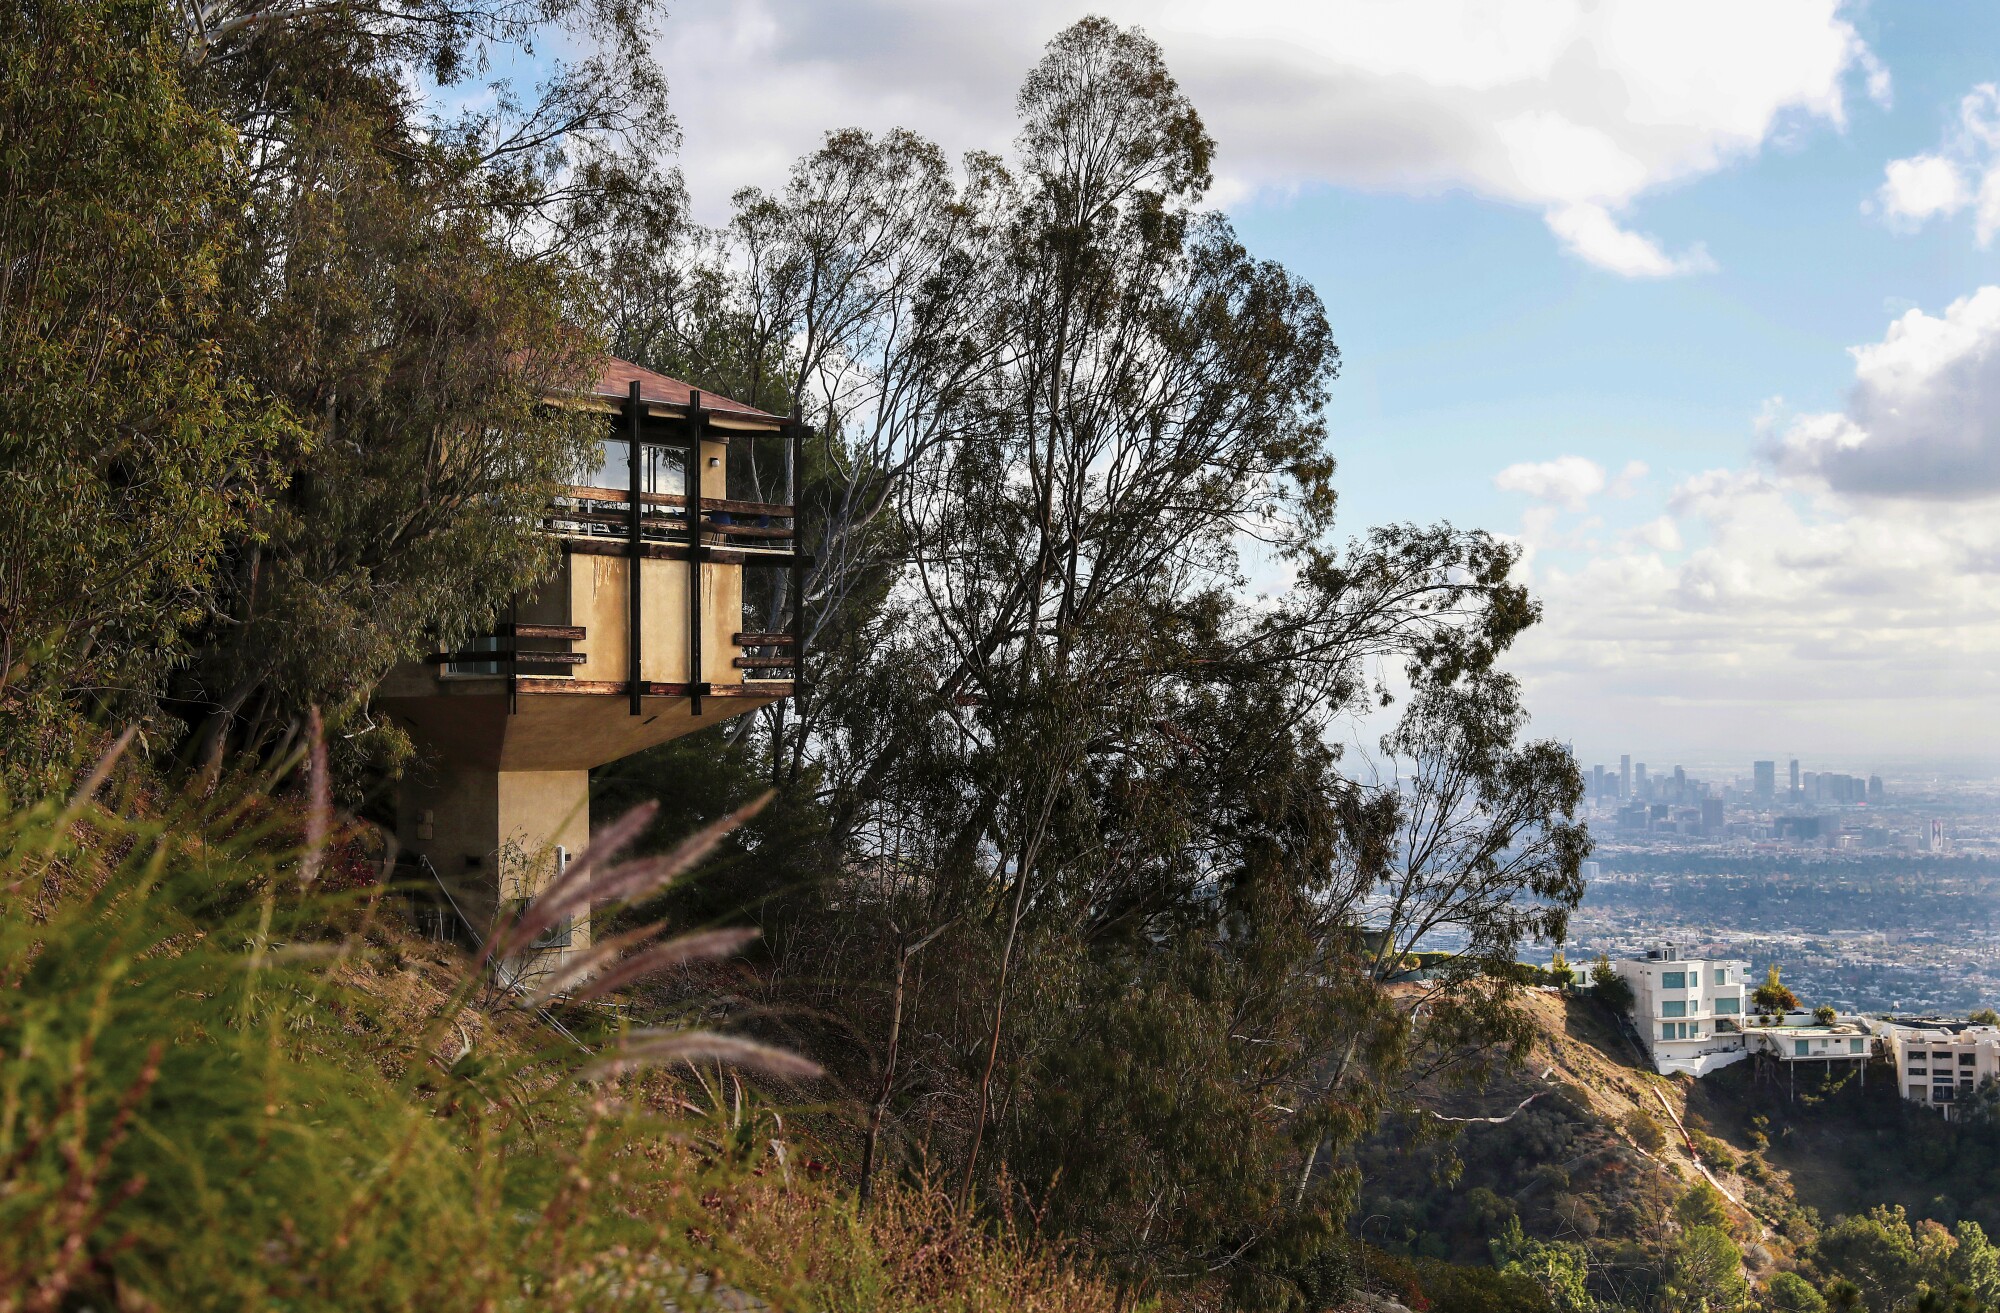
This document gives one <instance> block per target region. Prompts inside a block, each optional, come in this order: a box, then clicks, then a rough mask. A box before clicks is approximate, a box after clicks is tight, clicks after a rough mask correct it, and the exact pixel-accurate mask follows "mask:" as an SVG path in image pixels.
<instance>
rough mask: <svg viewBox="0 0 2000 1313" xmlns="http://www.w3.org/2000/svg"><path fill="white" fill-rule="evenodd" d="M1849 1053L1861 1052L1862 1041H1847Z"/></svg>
mask: <svg viewBox="0 0 2000 1313" xmlns="http://www.w3.org/2000/svg"><path fill="white" fill-rule="evenodd" d="M1847 1051H1848V1052H1849V1053H1859V1052H1861V1041H1860V1040H1858V1039H1851V1040H1849V1041H1847Z"/></svg>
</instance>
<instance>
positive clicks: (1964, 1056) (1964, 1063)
mask: <svg viewBox="0 0 2000 1313" xmlns="http://www.w3.org/2000/svg"><path fill="white" fill-rule="evenodd" d="M1972 1063H1973V1057H1972V1055H1971V1054H1970V1053H1961V1054H1959V1055H1958V1065H1959V1066H1961V1067H1970V1066H1971V1065H1972Z"/></svg>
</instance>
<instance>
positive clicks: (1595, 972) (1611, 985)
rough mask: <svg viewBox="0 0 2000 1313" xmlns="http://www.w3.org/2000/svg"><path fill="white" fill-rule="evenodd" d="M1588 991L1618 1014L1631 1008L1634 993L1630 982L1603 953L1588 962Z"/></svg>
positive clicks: (1624, 1012)
mask: <svg viewBox="0 0 2000 1313" xmlns="http://www.w3.org/2000/svg"><path fill="white" fill-rule="evenodd" d="M1590 992H1591V995H1592V997H1594V998H1595V999H1596V1000H1597V1001H1598V1002H1600V1003H1602V1004H1603V1005H1604V1006H1605V1007H1607V1008H1609V1009H1611V1011H1612V1012H1613V1013H1615V1014H1617V1015H1618V1016H1621V1017H1622V1016H1624V1015H1625V1014H1626V1013H1628V1012H1630V1011H1631V1010H1632V1003H1633V999H1634V997H1635V996H1634V995H1633V993H1632V982H1631V981H1629V980H1627V979H1625V977H1623V976H1621V975H1619V974H1618V968H1617V967H1614V966H1612V965H1611V959H1610V958H1609V957H1607V956H1605V955H1604V954H1603V953H1599V954H1598V955H1597V960H1596V961H1595V962H1593V963H1591V964H1590Z"/></svg>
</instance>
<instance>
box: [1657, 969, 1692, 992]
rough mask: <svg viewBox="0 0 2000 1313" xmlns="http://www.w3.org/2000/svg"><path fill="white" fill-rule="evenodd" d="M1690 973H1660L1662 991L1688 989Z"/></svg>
mask: <svg viewBox="0 0 2000 1313" xmlns="http://www.w3.org/2000/svg"><path fill="white" fill-rule="evenodd" d="M1687 984H1688V973H1687V972H1685V971H1663V972H1661V973H1660V988H1661V989H1686V988H1687Z"/></svg>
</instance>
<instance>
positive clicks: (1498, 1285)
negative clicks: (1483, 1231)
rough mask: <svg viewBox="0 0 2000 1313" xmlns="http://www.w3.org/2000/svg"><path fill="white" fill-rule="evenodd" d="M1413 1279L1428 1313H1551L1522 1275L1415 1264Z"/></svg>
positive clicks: (1539, 1292) (1458, 1265)
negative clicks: (1419, 1286) (1419, 1285)
mask: <svg viewBox="0 0 2000 1313" xmlns="http://www.w3.org/2000/svg"><path fill="white" fill-rule="evenodd" d="M1417 1278H1418V1280H1419V1281H1421V1282H1422V1283H1423V1288H1424V1295H1425V1296H1426V1297H1427V1298H1428V1299H1429V1300H1430V1307H1431V1313H1555V1305H1554V1304H1553V1303H1551V1302H1550V1301H1549V1297H1548V1295H1547V1294H1546V1293H1544V1292H1543V1290H1542V1288H1541V1287H1540V1286H1538V1285H1536V1284H1535V1283H1534V1282H1533V1281H1531V1280H1529V1279H1528V1278H1527V1277H1525V1276H1521V1275H1518V1274H1515V1273H1502V1272H1499V1271H1496V1270H1495V1269H1493V1268H1490V1267H1470V1266H1467V1265H1465V1264H1462V1263H1439V1262H1419V1263H1418V1264H1417Z"/></svg>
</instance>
